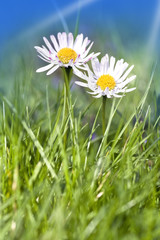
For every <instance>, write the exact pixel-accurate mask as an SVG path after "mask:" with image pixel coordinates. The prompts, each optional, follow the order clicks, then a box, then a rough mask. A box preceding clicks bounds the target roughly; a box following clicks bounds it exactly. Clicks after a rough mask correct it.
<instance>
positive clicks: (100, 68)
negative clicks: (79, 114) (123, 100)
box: [74, 54, 136, 98]
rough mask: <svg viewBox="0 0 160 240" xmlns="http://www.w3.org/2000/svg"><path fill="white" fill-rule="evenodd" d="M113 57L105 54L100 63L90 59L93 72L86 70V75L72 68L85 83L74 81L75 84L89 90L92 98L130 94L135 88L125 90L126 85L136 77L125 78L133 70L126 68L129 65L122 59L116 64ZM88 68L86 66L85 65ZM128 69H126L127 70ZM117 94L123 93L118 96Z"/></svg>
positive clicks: (96, 59)
mask: <svg viewBox="0 0 160 240" xmlns="http://www.w3.org/2000/svg"><path fill="white" fill-rule="evenodd" d="M115 62H116V59H115V58H114V57H110V59H109V56H108V54H106V55H105V56H104V57H102V59H101V62H99V60H98V58H95V59H92V61H91V63H92V68H93V71H91V70H90V69H89V67H88V68H87V73H88V74H87V75H86V74H85V73H82V72H81V71H79V70H78V69H76V68H74V73H75V74H76V75H77V76H78V77H80V78H82V79H84V80H85V81H86V82H85V83H84V82H81V81H76V82H75V83H76V84H78V85H80V86H82V87H86V88H89V89H91V91H92V92H88V93H90V94H93V95H95V96H94V97H96V98H100V97H101V96H106V97H107V98H111V97H117V98H119V97H123V96H124V93H126V92H131V91H133V90H135V88H129V89H128V88H127V85H128V83H130V82H131V81H133V80H134V79H135V78H136V76H135V75H134V76H131V77H129V78H127V76H128V75H129V73H130V72H131V71H132V69H133V67H134V66H133V65H132V66H131V67H130V68H128V66H129V64H128V63H126V62H124V60H123V59H121V60H118V61H117V62H116V64H115ZM87 66H88V65H87ZM127 68H128V69H127ZM119 93H123V94H122V95H119Z"/></svg>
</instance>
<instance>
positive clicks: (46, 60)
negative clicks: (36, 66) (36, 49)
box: [38, 55, 51, 63]
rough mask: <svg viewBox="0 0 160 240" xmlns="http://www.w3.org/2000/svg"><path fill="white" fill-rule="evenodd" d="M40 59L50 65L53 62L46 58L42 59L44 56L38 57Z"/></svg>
mask: <svg viewBox="0 0 160 240" xmlns="http://www.w3.org/2000/svg"><path fill="white" fill-rule="evenodd" d="M38 57H39V58H41V59H42V60H43V61H45V62H48V63H50V62H51V60H48V59H46V58H44V57H42V56H40V55H38Z"/></svg>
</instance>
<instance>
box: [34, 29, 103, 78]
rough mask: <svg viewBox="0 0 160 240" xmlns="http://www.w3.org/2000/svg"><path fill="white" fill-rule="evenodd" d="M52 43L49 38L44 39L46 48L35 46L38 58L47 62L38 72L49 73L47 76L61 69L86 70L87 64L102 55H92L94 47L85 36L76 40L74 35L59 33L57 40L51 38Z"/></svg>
mask: <svg viewBox="0 0 160 240" xmlns="http://www.w3.org/2000/svg"><path fill="white" fill-rule="evenodd" d="M50 39H51V42H49V41H48V40H47V38H45V37H44V38H43V40H44V42H45V44H46V47H45V46H42V47H38V46H35V49H36V50H37V52H38V54H39V55H38V56H39V57H40V58H41V59H42V60H44V61H45V62H47V63H48V64H47V65H46V66H44V67H41V68H39V69H37V72H44V71H48V72H47V75H49V74H52V73H53V72H54V71H56V69H57V68H59V67H66V68H67V67H73V66H74V67H77V68H80V69H84V70H85V69H86V68H85V65H86V63H87V62H88V61H89V60H91V59H92V58H95V57H97V56H98V55H99V54H100V53H94V52H92V53H90V54H89V51H90V49H91V47H92V45H93V42H91V43H90V40H88V37H86V38H83V34H79V35H77V37H76V39H75V40H74V38H73V34H72V33H69V34H66V33H65V32H63V33H58V34H57V39H58V41H57V40H56V38H55V36H54V35H51V36H50Z"/></svg>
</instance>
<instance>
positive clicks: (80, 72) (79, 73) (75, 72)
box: [73, 66, 88, 81]
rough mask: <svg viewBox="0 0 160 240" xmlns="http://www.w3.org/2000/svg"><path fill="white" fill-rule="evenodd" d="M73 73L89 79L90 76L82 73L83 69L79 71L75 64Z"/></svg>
mask: <svg viewBox="0 0 160 240" xmlns="http://www.w3.org/2000/svg"><path fill="white" fill-rule="evenodd" d="M73 73H74V74H75V75H76V76H78V77H79V78H82V79H84V80H87V81H88V77H87V76H86V75H85V74H83V73H82V71H79V70H78V69H77V68H76V67H74V66H73Z"/></svg>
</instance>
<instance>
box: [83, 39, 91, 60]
mask: <svg viewBox="0 0 160 240" xmlns="http://www.w3.org/2000/svg"><path fill="white" fill-rule="evenodd" d="M92 45H93V42H92V43H91V44H90V45H89V47H88V48H87V50H86V51H85V52H84V54H83V55H82V58H85V57H86V56H87V54H88V53H89V51H90V49H91V47H92Z"/></svg>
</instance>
